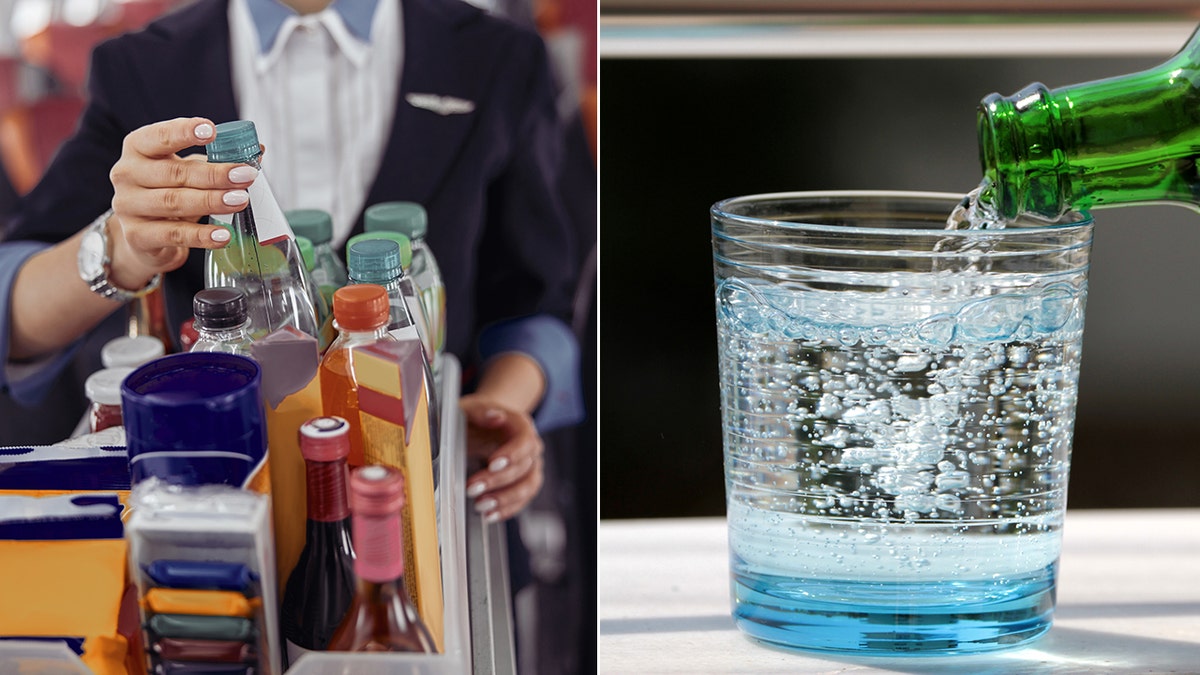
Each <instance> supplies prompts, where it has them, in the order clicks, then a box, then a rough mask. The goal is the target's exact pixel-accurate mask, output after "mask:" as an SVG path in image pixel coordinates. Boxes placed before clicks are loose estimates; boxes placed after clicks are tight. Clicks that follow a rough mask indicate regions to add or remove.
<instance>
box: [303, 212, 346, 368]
mask: <svg viewBox="0 0 1200 675" xmlns="http://www.w3.org/2000/svg"><path fill="white" fill-rule="evenodd" d="M296 246H299V247H300V258H301V259H302V260H304V271H305V272H307V273H308V278H309V279H314V281H315V277H314V274H313V270H314V269H315V267H316V247H315V246H313V243H312V240H310V239H309V238H308V237H305V236H301V235H299V234H297V235H296ZM335 290H336V289H335ZM308 292H309V294H310V295H311V296H312V301H313V307H316V308H317V323H318V324H320V325H321V328H320V335H318V336H317V346H318V348H319V349H320V350H321V351H322V352H324V351H325V348H326V347H328V346H329V343H331V342H333V340H334V338H336V337H337V331H336V330H334V328H333V310H332V309H331V305H330V303H331V302H333V296H332V295H330V297H329V299H328V300H326V299H325V295H324V294H323V293H321V291H320V287H319V285H318V284H316V283H313V284H311V285H310V286H309V287H308ZM331 293H332V292H331Z"/></svg>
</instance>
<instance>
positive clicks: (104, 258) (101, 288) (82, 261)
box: [79, 209, 162, 302]
mask: <svg viewBox="0 0 1200 675" xmlns="http://www.w3.org/2000/svg"><path fill="white" fill-rule="evenodd" d="M111 215H112V209H109V210H108V211H105V212H104V213H103V214H101V215H100V217H99V218H97V219H96V220H94V221H92V224H91V225H88V226H87V230H86V231H85V232H84V235H83V238H82V239H80V240H79V278H81V279H83V282H84V283H85V284H87V285H88V288H90V289H92V292H93V293H95V294H97V295H99V296H100V297H102V298H108V299H110V300H116V301H117V302H129V301H130V300H133V299H134V298H140V297H142V296H143V295H146V294H147V293H149V292H151V291H153V290H154V289H156V288H158V284H159V282H160V281H162V275H161V274H155V275H154V278H153V279H151V280H150V281H149V282H147V283H146V285H145V286H144V287H142V288H141V289H139V290H136V291H130V290H126V289H124V288H120V287H118V286H114V285H113V284H112V282H111V281H109V280H108V275H109V272H110V267H111V266H112V250H111V246H110V245H109V242H108V217H109V216H111Z"/></svg>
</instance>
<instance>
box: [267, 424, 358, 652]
mask: <svg viewBox="0 0 1200 675" xmlns="http://www.w3.org/2000/svg"><path fill="white" fill-rule="evenodd" d="M349 453H350V425H349V424H347V422H346V420H344V419H342V418H340V417H317V418H315V419H312V420H309V421H308V422H306V423H305V424H303V425H302V426H301V427H300V454H302V455H303V456H304V464H305V471H306V477H307V481H306V482H307V483H308V491H307V494H308V522H307V525H306V528H305V529H306V540H305V544H304V550H303V551H302V552H301V553H300V559H299V561H298V562H297V563H296V567H295V568H293V570H292V573H291V576H289V577H288V581H287V587H286V589H285V590H284V594H283V605H282V607H281V609H280V624H281V626H282V632H283V638H284V640H286V642H287V653H288V661H289V663H295V662H296V659H298V658H300V655H301V654H303V653H304V652H305V651H311V650H323V649H325V648H326V647H327V646H328V645H329V639H330V638H331V637H332V636H333V631H334V630H336V629H337V627H338V625H339V624H340V623H341V621H342V617H344V616H345V615H346V609H347V608H348V607H349V606H350V599H351V598H352V597H354V545H353V542H352V541H351V538H350V509H349V506H348V504H347V501H346V478H347V476H346V457H347V455H348V454H349Z"/></svg>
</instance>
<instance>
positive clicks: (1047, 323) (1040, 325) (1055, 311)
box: [1034, 284, 1076, 333]
mask: <svg viewBox="0 0 1200 675" xmlns="http://www.w3.org/2000/svg"><path fill="white" fill-rule="evenodd" d="M1075 295H1076V294H1075V290H1074V288H1072V287H1071V286H1069V285H1067V284H1057V285H1054V286H1050V287H1048V288H1047V289H1046V290H1045V291H1044V292H1043V293H1042V297H1041V298H1040V301H1039V302H1038V306H1037V311H1036V313H1035V315H1034V327H1035V328H1036V329H1037V330H1039V331H1041V332H1043V333H1053V332H1054V331H1056V330H1059V329H1061V328H1062V327H1063V326H1065V325H1066V323H1067V321H1069V320H1070V319H1071V315H1072V314H1074V313H1075Z"/></svg>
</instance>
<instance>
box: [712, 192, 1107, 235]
mask: <svg viewBox="0 0 1200 675" xmlns="http://www.w3.org/2000/svg"><path fill="white" fill-rule="evenodd" d="M965 196H966V193H955V192H936V191H922V190H813V191H789V192H764V193H759V194H749V195H742V196H738V197H729V198H726V199H722V200H720V201H718V202H716V203H715V204H713V205H712V207H710V209H709V214H710V215H711V216H712V218H713V219H714V220H717V221H721V222H734V223H740V224H743V225H751V226H758V227H761V226H769V227H779V228H782V229H789V230H796V231H811V232H843V233H844V232H855V233H860V234H865V235H895V234H897V233H898V232H903V233H904V234H905V235H914V236H922V235H929V236H940V237H978V236H989V237H996V236H1003V235H1004V234H1005V233H1009V234H1012V235H1021V234H1031V233H1036V232H1043V233H1047V232H1064V231H1070V230H1075V229H1079V228H1087V227H1091V226H1092V225H1094V224H1095V221H1094V219H1093V218H1092V215H1091V213H1090V212H1088V211H1076V212H1072V214H1068V216H1070V215H1075V216H1077V217H1078V220H1073V221H1064V222H1052V221H1044V220H1036V221H1035V219H1033V218H1029V219H1028V221H1029V223H1028V224H1009V225H1006V226H1005V227H1003V228H981V229H953V230H952V229H947V228H945V227H940V228H937V227H912V228H903V229H901V228H895V227H868V226H863V227H859V226H850V225H834V224H828V223H806V222H801V221H794V220H776V219H772V218H763V217H758V216H747V215H742V214H738V213H732V212H731V211H730V210H729V208H730V206H732V205H736V204H749V203H755V202H766V201H785V200H791V201H798V202H799V201H806V200H812V201H816V200H820V199H830V198H835V199H853V198H860V199H867V198H869V199H893V200H903V201H910V202H915V201H918V200H929V201H934V200H946V201H949V202H961V201H962V199H963V197H965ZM951 208H953V207H951ZM949 216H950V212H949V211H947V212H946V217H947V218H948V217H949Z"/></svg>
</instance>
